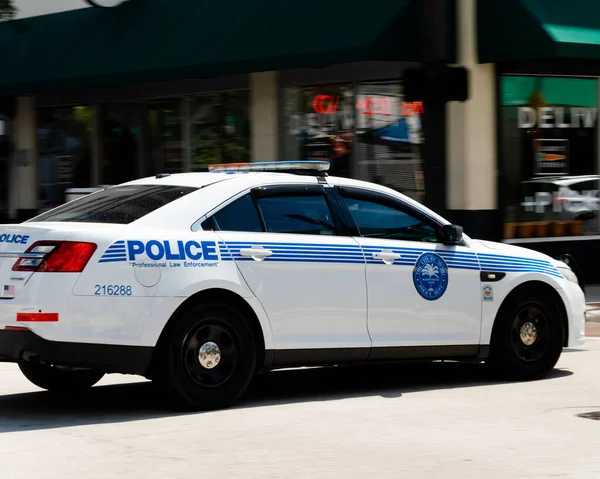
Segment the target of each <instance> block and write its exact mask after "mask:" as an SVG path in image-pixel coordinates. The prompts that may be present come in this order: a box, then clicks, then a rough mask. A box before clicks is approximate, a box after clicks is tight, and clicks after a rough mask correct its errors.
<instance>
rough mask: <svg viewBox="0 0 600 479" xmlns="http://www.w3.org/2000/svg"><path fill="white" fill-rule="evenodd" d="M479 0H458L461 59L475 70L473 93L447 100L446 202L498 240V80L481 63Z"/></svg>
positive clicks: (453, 215)
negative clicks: (477, 23)
mask: <svg viewBox="0 0 600 479" xmlns="http://www.w3.org/2000/svg"><path fill="white" fill-rule="evenodd" d="M476 4H477V0H458V4H457V6H458V12H457V22H458V25H457V35H458V40H457V53H458V64H459V65H461V66H464V67H465V68H467V70H468V71H469V83H470V85H469V88H470V96H469V99H468V101H466V102H463V103H458V102H452V103H449V104H448V105H447V117H446V118H447V124H446V126H447V135H446V148H447V155H448V156H447V170H446V171H447V176H446V188H447V190H446V191H447V193H446V195H447V196H446V205H447V211H448V216H449V219H450V220H452V221H453V222H455V223H458V224H461V225H462V226H463V227H464V229H465V233H467V234H468V235H469V236H472V237H479V238H486V239H495V240H498V239H500V238H499V234H500V232H501V224H500V223H501V218H500V217H499V214H498V205H497V197H498V195H497V168H498V167H497V165H498V161H497V139H496V79H495V70H494V65H493V64H479V63H477V48H476V45H477V43H476V42H477V35H476V32H477V29H476V10H475V9H476Z"/></svg>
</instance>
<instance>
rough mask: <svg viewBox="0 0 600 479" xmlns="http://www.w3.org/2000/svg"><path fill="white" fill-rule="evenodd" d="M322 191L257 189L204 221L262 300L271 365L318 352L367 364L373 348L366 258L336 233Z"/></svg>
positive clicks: (308, 188) (332, 214) (348, 239)
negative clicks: (270, 341) (269, 332)
mask: <svg viewBox="0 0 600 479" xmlns="http://www.w3.org/2000/svg"><path fill="white" fill-rule="evenodd" d="M326 190H327V188H324V187H323V186H321V185H316V184H304V185H297V184H295V185H273V186H262V187H259V188H254V189H252V190H250V191H247V192H244V193H243V194H241V195H238V197H236V198H234V199H232V200H231V201H230V202H229V203H228V204H226V205H224V206H223V207H222V208H221V209H219V210H218V211H216V212H214V213H212V214H211V216H210V217H209V219H208V220H207V221H206V222H205V223H203V228H205V229H206V228H209V229H214V230H215V231H218V234H219V236H220V238H221V241H222V243H223V245H226V247H227V248H228V251H229V258H226V256H223V259H224V260H226V259H229V260H231V261H235V263H236V264H237V265H238V267H239V270H240V272H241V273H242V275H243V277H244V279H245V281H246V282H247V283H248V285H249V287H250V289H251V290H252V291H253V293H254V294H255V295H256V296H257V298H258V299H259V300H260V302H261V303H262V305H263V307H264V309H265V311H266V313H267V315H268V317H269V320H270V322H271V326H272V331H273V338H274V344H275V349H276V351H275V360H276V362H282V361H284V362H285V360H284V359H283V358H284V356H285V357H288V358H290V361H291V362H293V360H292V359H291V358H292V356H293V355H294V354H298V355H300V356H298V360H299V361H302V362H304V361H309V362H310V360H311V358H312V359H313V360H316V358H317V357H319V354H321V355H323V359H324V360H330V359H331V357H330V356H329V357H327V356H328V355H331V354H333V355H336V354H338V355H339V359H346V358H347V356H346V355H353V356H352V357H354V358H357V359H366V357H367V355H368V348H369V347H370V345H371V341H370V338H369V334H368V332H367V291H366V280H365V267H366V266H365V260H364V256H363V254H362V251H361V248H360V246H359V245H358V243H357V241H356V240H355V239H353V238H351V237H348V236H343V235H341V234H340V229H339V226H340V220H339V219H336V211H338V210H336V208H339V206H338V205H337V202H335V201H333V202H331V201H330V200H329V199H328V194H327V192H326ZM338 218H339V216H338ZM332 349H333V351H331V350H332ZM348 349H350V350H351V351H348ZM316 350H320V353H317V352H316ZM286 352H287V353H288V354H287V356H286ZM307 352H308V353H310V354H309V355H308V356H307V355H306V353H307ZM303 354H304V355H303Z"/></svg>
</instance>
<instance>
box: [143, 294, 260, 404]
mask: <svg viewBox="0 0 600 479" xmlns="http://www.w3.org/2000/svg"><path fill="white" fill-rule="evenodd" d="M157 354H158V356H157V358H156V359H157V361H156V371H157V375H156V379H155V381H156V382H157V383H158V385H159V386H161V387H162V388H163V389H164V390H165V391H166V392H167V393H168V395H169V396H170V397H171V398H172V399H173V400H174V402H175V404H176V405H177V406H178V407H182V408H185V409H219V408H223V407H227V406H229V405H231V404H233V403H234V402H235V401H236V400H237V399H238V398H239V397H240V396H241V395H242V394H243V393H244V392H245V391H246V389H247V387H248V386H249V384H250V382H251V381H252V378H253V376H254V371H255V367H256V345H255V341H254V336H253V333H252V329H251V328H250V326H249V325H248V324H247V323H246V321H245V319H244V318H243V316H242V315H241V314H240V313H239V312H238V311H236V310H235V309H233V308H230V307H229V306H227V305H224V304H212V305H194V306H192V307H190V308H188V309H187V310H185V311H184V312H183V313H182V314H181V316H180V317H179V318H178V319H177V320H176V323H175V324H174V326H173V327H172V328H171V329H170V330H169V331H168V332H167V334H166V336H165V337H164V338H163V339H162V340H161V344H160V345H159V348H158V351H157Z"/></svg>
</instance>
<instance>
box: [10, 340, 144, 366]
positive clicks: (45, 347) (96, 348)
mask: <svg viewBox="0 0 600 479" xmlns="http://www.w3.org/2000/svg"><path fill="white" fill-rule="evenodd" d="M153 351H154V348H152V347H146V346H120V345H113V344H91V343H70V342H59V341H49V340H47V339H43V338H42V337H40V336H38V335H37V334H35V333H33V332H32V331H0V362H11V363H17V362H20V361H31V362H38V361H43V362H47V363H51V364H54V365H60V366H72V367H84V368H94V369H99V370H101V371H104V372H105V373H123V374H139V375H142V376H145V375H146V373H147V371H148V366H149V364H150V360H151V359H152V353H153Z"/></svg>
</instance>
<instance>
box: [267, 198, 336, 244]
mask: <svg viewBox="0 0 600 479" xmlns="http://www.w3.org/2000/svg"><path fill="white" fill-rule="evenodd" d="M258 206H259V208H260V212H261V214H262V216H263V218H264V221H265V226H266V228H267V232H268V233H296V234H314V235H319V234H321V235H333V234H335V226H334V223H333V219H332V216H331V212H330V211H329V206H328V205H327V201H326V200H325V197H324V196H279V197H265V198H260V199H259V200H258Z"/></svg>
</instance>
